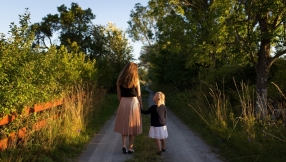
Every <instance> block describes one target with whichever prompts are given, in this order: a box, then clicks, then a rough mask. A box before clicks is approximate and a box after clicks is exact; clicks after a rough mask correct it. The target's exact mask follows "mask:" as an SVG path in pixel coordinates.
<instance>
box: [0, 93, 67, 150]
mask: <svg viewBox="0 0 286 162" xmlns="http://www.w3.org/2000/svg"><path fill="white" fill-rule="evenodd" d="M62 104H63V99H60V100H54V101H50V102H47V103H41V104H35V105H34V106H33V107H32V108H31V107H25V108H24V110H23V113H22V114H21V115H22V116H23V115H24V116H27V115H29V114H31V113H34V112H41V111H44V110H47V109H51V108H53V107H57V106H61V105H62ZM59 116H60V114H58V115H54V116H52V117H50V118H53V119H55V118H58V117H59ZM17 117H18V114H16V113H12V115H6V116H4V117H0V127H3V126H4V125H6V124H9V123H11V122H13V121H14V120H16V119H17ZM50 118H49V119H50ZM49 119H44V120H41V121H38V122H36V123H35V124H34V125H33V126H32V129H33V130H39V129H41V128H43V127H44V126H45V125H46V123H47V121H48V120H49ZM26 135H27V127H22V128H20V129H19V130H18V131H15V132H11V133H10V134H9V135H8V137H6V138H3V139H0V151H3V150H5V149H6V148H7V147H8V146H9V145H10V144H12V143H13V142H14V141H15V140H16V139H23V138H24V137H25V136H26Z"/></svg>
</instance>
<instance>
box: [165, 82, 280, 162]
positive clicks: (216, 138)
mask: <svg viewBox="0 0 286 162" xmlns="http://www.w3.org/2000/svg"><path fill="white" fill-rule="evenodd" d="M235 86H236V92H233V91H230V90H227V91H226V90H224V87H218V86H217V84H215V85H210V84H207V83H205V82H201V84H200V85H199V86H197V88H196V89H195V90H192V91H185V92H180V91H176V89H175V88H170V87H167V88H166V87H164V89H165V92H166V93H167V94H166V96H169V99H168V104H169V108H170V109H172V110H173V111H174V113H175V114H176V115H178V116H179V117H180V118H181V119H182V120H183V121H184V122H185V123H186V124H187V125H189V127H191V128H192V129H193V130H195V131H197V132H199V133H200V134H201V136H202V137H203V138H204V139H205V140H206V141H207V142H208V143H209V144H210V145H212V146H214V147H216V148H218V150H216V151H217V153H219V154H220V155H221V156H222V157H224V158H225V159H227V160H228V161H246V162H247V161H251V162H253V161H262V162H264V161H265V162H266V161H277V162H279V161H283V160H285V159H286V154H285V153H286V150H285V149H284V148H285V146H286V143H285V141H286V140H285V136H286V129H285V127H284V126H283V125H282V124H281V123H278V122H277V121H273V120H270V116H269V117H268V118H267V119H266V120H259V119H257V118H255V114H254V109H255V93H254V92H255V91H254V90H253V89H252V88H251V87H250V86H249V85H247V84H245V83H243V82H242V83H240V85H237V84H236V83H235ZM168 89H169V90H168Z"/></svg>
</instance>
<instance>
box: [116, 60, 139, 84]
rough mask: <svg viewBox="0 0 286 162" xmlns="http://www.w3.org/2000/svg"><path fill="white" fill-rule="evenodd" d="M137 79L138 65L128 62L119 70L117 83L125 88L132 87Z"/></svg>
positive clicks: (136, 82)
mask: <svg viewBox="0 0 286 162" xmlns="http://www.w3.org/2000/svg"><path fill="white" fill-rule="evenodd" d="M138 81H139V76H138V65H137V64H135V63H133V62H129V63H128V64H126V65H125V66H124V68H123V69H122V71H121V72H120V74H119V76H118V79H117V84H118V85H122V86H123V87H125V88H132V87H136V86H137V84H138Z"/></svg>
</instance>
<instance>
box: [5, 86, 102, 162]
mask: <svg viewBox="0 0 286 162" xmlns="http://www.w3.org/2000/svg"><path fill="white" fill-rule="evenodd" d="M105 93H106V92H105V90H103V89H99V88H96V87H94V86H91V85H89V86H84V87H82V86H77V87H74V89H73V91H72V92H71V93H70V95H67V97H65V98H64V102H63V105H62V106H61V107H55V108H52V109H50V110H46V111H44V112H40V113H34V114H31V115H29V116H28V117H27V116H26V117H22V118H21V119H19V120H18V121H17V124H15V123H14V125H17V127H15V128H16V130H17V129H19V128H21V127H23V126H26V127H27V133H26V136H25V137H24V138H22V139H16V140H14V142H13V144H12V145H11V146H10V147H9V148H8V149H7V150H5V151H3V152H1V153H0V157H1V159H0V161H3V162H20V161H68V160H69V159H70V158H73V157H76V155H78V154H79V153H80V152H81V150H82V149H83V147H84V144H85V143H86V142H88V140H89V139H90V137H91V136H92V135H91V134H90V133H88V132H89V131H90V130H87V128H88V127H90V124H91V123H90V122H91V121H92V120H93V118H94V117H95V116H96V114H98V113H99V112H100V109H101V106H102V103H103V101H104V99H105ZM39 121H43V122H42V123H43V124H41V125H39V124H38V125H35V124H36V123H39ZM21 123H24V124H21ZM89 129H90V128H89ZM93 131H94V130H93Z"/></svg>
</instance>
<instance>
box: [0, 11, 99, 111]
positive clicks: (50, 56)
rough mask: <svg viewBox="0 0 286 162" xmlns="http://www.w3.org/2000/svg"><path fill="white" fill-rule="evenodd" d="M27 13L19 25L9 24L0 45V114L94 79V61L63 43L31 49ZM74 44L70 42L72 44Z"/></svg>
mask: <svg viewBox="0 0 286 162" xmlns="http://www.w3.org/2000/svg"><path fill="white" fill-rule="evenodd" d="M29 16H30V15H29V13H28V12H26V13H25V14H24V15H23V16H21V20H20V24H21V26H20V27H17V26H16V25H13V24H12V25H11V37H10V38H7V39H5V40H4V38H5V37H2V40H3V41H1V45H0V47H1V48H0V65H1V67H2V68H1V70H0V73H1V74H2V75H1V78H0V98H1V103H0V114H2V115H5V114H10V113H11V112H14V111H17V112H21V111H22V109H23V108H24V106H32V105H33V104H35V103H39V102H45V101H49V100H51V99H54V98H59V97H61V95H63V93H64V92H68V91H69V90H70V89H71V88H72V87H73V86H74V85H77V84H81V83H83V82H95V79H96V75H97V74H96V69H94V65H95V61H89V60H86V56H85V55H84V54H83V53H80V52H70V51H68V50H67V49H66V48H65V47H64V46H62V47H60V48H59V49H56V48H55V47H54V46H52V47H51V48H50V49H48V50H46V51H41V50H39V49H37V48H34V49H32V48H31V47H32V41H33V39H34V35H33V31H31V30H30V29H31V28H29V27H28V25H29ZM75 46H76V45H75V44H73V47H75Z"/></svg>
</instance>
